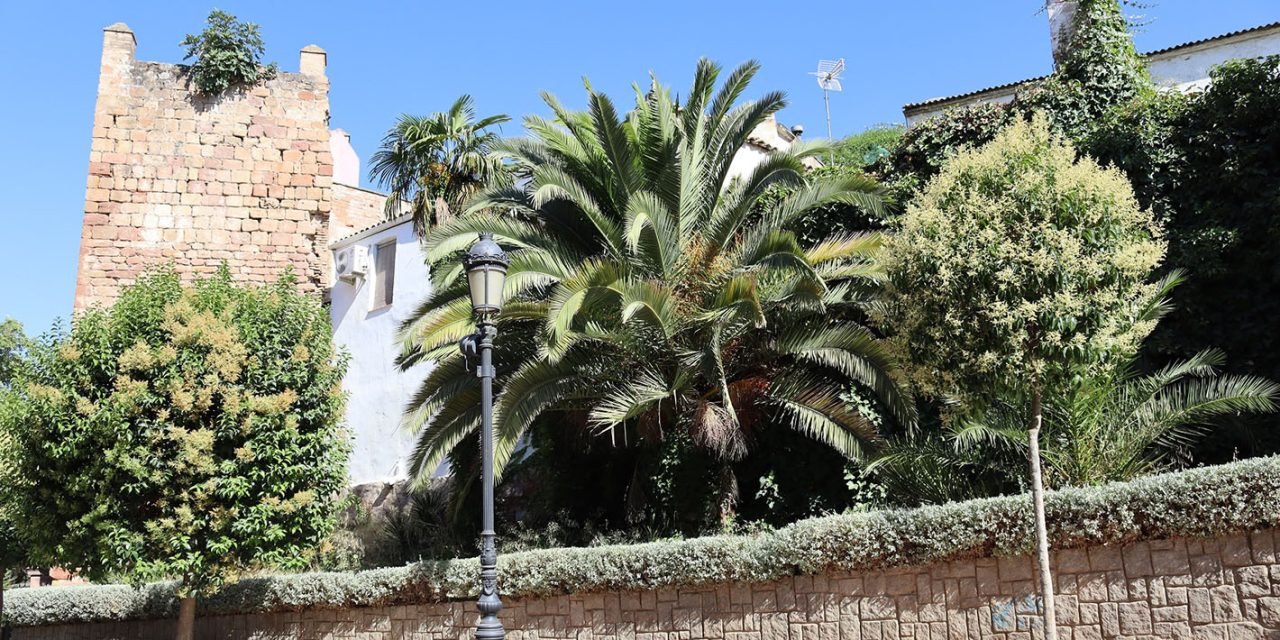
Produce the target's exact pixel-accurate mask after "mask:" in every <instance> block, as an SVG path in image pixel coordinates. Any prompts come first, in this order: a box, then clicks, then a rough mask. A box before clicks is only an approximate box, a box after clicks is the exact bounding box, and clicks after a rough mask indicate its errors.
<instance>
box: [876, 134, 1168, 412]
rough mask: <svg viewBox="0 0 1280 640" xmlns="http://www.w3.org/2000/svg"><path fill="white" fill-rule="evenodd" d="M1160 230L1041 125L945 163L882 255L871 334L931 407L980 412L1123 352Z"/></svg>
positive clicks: (1111, 178)
mask: <svg viewBox="0 0 1280 640" xmlns="http://www.w3.org/2000/svg"><path fill="white" fill-rule="evenodd" d="M1159 238H1160V229H1159V227H1158V226H1157V225H1156V224H1155V222H1154V220H1152V218H1151V215H1150V214H1149V212H1147V211H1144V210H1143V209H1142V208H1141V207H1140V206H1139V205H1138V202H1137V200H1136V199H1135V198H1134V195H1133V188H1132V187H1131V186H1130V185H1129V183H1128V181H1127V180H1126V179H1125V177H1124V176H1123V175H1122V174H1121V173H1120V172H1119V171H1117V170H1115V169H1113V168H1104V167H1100V166H1098V164H1097V163H1096V162H1094V161H1092V160H1091V159H1089V158H1087V157H1086V158H1083V159H1080V160H1077V159H1076V152H1075V149H1073V148H1072V147H1071V145H1070V144H1068V143H1066V142H1065V141H1064V140H1062V139H1061V138H1060V137H1059V136H1056V135H1054V134H1053V133H1052V132H1051V131H1050V129H1049V127H1048V124H1047V122H1046V121H1045V119H1044V118H1043V117H1036V118H1035V119H1033V121H1032V122H1029V123H1028V122H1023V121H1018V122H1016V123H1014V124H1013V125H1011V126H1009V127H1008V128H1006V129H1005V130H1004V131H1002V132H1000V133H999V134H998V135H997V136H996V138H995V140H993V141H992V142H990V143H989V144H987V145H986V146H983V147H981V148H980V149H977V150H973V151H964V152H961V153H960V154H959V155H957V156H956V157H955V158H953V159H952V160H951V161H950V162H949V163H948V164H947V165H946V166H945V167H944V168H943V170H942V172H941V173H940V174H938V176H937V177H936V178H934V179H933V180H932V181H930V182H929V184H928V186H927V187H926V188H925V190H924V192H923V193H922V194H921V195H920V197H919V198H918V199H917V200H916V201H915V202H913V203H912V204H911V206H909V207H908V209H907V211H906V213H905V214H904V215H903V216H902V219H901V220H900V230H899V232H898V233H897V234H894V235H892V236H890V237H889V239H888V240H887V241H886V244H885V249H886V251H885V256H884V257H883V264H884V268H885V271H886V272H887V273H888V274H889V277H888V284H887V286H886V291H885V294H886V295H885V298H884V305H883V307H882V308H881V312H880V313H879V314H878V315H877V318H876V320H877V323H878V324H879V325H880V326H881V328H882V329H883V330H885V331H886V332H888V333H889V334H890V336H889V340H890V343H891V344H892V345H893V346H894V347H895V349H896V351H897V353H898V355H899V357H900V359H901V361H902V363H903V366H904V368H905V369H906V372H907V373H908V375H909V377H910V378H911V380H912V381H913V382H914V383H915V384H916V385H917V387H918V388H919V389H920V390H921V391H923V392H925V393H926V394H927V395H930V396H933V397H950V398H954V399H957V400H960V401H962V403H963V405H962V406H960V407H957V408H958V409H968V408H971V406H979V407H980V406H982V404H983V403H985V402H990V401H992V400H994V399H995V397H998V396H999V395H1000V394H1001V393H1004V392H1006V391H1008V390H1010V389H1039V388H1040V387H1041V385H1042V384H1045V383H1048V384H1052V383H1053V382H1054V381H1055V380H1058V379H1061V378H1063V377H1070V376H1074V375H1081V374H1089V373H1092V372H1094V371H1096V370H1107V369H1109V368H1111V367H1114V366H1116V365H1117V364H1121V363H1123V362H1124V359H1125V358H1126V357H1128V356H1130V355H1131V354H1133V353H1135V352H1136V351H1137V349H1138V347H1139V345H1140V343H1141V340H1142V338H1143V337H1145V336H1146V335H1147V334H1148V333H1150V331H1151V328H1152V327H1153V326H1154V321H1153V320H1152V319H1151V318H1148V317H1146V314H1145V313H1144V309H1146V308H1147V307H1148V306H1149V305H1151V304H1152V303H1153V302H1154V301H1155V300H1158V296H1159V294H1160V293H1161V290H1160V289H1159V287H1157V285H1154V284H1148V283H1146V282H1145V280H1146V279H1147V278H1148V277H1149V276H1150V275H1151V273H1152V271H1153V270H1154V269H1155V268H1156V266H1158V265H1159V264H1160V260H1161V259H1162V258H1163V257H1164V251H1165V245H1164V242H1163V241H1162V240H1160V239H1159Z"/></svg>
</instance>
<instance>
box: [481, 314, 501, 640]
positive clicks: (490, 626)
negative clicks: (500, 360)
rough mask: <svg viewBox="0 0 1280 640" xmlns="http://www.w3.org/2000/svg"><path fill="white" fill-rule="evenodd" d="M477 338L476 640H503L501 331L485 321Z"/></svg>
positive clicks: (482, 322)
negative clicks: (496, 401)
mask: <svg viewBox="0 0 1280 640" xmlns="http://www.w3.org/2000/svg"><path fill="white" fill-rule="evenodd" d="M477 328H478V329H479V331H478V332H477V335H476V337H477V338H478V339H479V342H480V344H479V347H480V369H479V370H478V371H477V372H476V373H477V375H479V376H480V440H481V448H482V450H483V456H484V462H483V464H482V469H481V473H482V474H484V477H483V478H481V483H482V485H483V487H484V488H483V491H482V500H483V501H484V507H483V509H484V515H483V519H482V520H481V527H482V528H483V530H482V531H481V532H480V600H479V601H478V602H476V608H477V609H479V610H480V622H479V624H477V625H476V640H503V638H505V637H506V632H505V631H504V630H503V628H502V621H501V620H499V619H498V612H499V611H501V610H502V600H501V599H499V598H498V547H497V545H496V544H495V542H494V536H495V534H494V531H493V374H494V371H493V339H494V337H496V336H497V335H498V327H497V326H496V325H494V324H493V323H492V322H488V321H481V322H480V324H479V326H478V327H477Z"/></svg>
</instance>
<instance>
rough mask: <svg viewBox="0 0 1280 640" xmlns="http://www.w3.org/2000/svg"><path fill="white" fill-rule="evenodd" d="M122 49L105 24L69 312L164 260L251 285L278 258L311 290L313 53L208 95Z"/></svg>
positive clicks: (130, 42) (326, 142) (129, 36)
mask: <svg viewBox="0 0 1280 640" xmlns="http://www.w3.org/2000/svg"><path fill="white" fill-rule="evenodd" d="M135 45H136V41H135V39H134V35H133V32H132V31H130V30H129V28H128V27H126V26H125V25H123V24H117V25H112V26H110V27H107V29H106V31H105V35H104V41H103V50H102V65H101V70H100V77H99V85H98V99H97V105H96V107H95V111H94V124H93V142H92V146H91V148H90V158H89V176H88V182H87V185H86V190H85V212H84V228H83V232H82V237H81V247H80V265H79V271H78V275H77V283H76V294H75V309H76V310H81V309H84V308H86V307H87V306H90V305H93V304H98V303H102V304H109V303H111V302H112V301H114V299H115V297H116V296H117V294H118V291H119V289H120V287H121V285H124V284H128V283H130V282H132V281H133V280H134V279H135V278H136V277H137V275H138V274H139V273H140V272H142V271H143V270H145V269H146V268H148V267H151V266H155V265H160V264H170V263H171V264H173V265H174V266H175V268H176V269H177V270H178V271H179V272H180V273H182V274H184V275H187V274H201V273H209V272H212V271H214V270H216V269H217V268H218V266H219V265H220V264H222V263H223V262H226V263H227V264H228V265H229V267H230V269H231V272H232V274H233V276H234V277H235V278H236V279H237V280H239V281H242V282H253V283H261V282H269V281H274V280H275V279H276V278H278V277H279V275H280V273H281V272H282V271H284V269H285V268H286V267H290V266H292V267H293V269H294V271H295V273H296V274H297V276H298V278H299V281H300V285H301V287H302V288H303V290H307V291H320V290H322V289H323V288H324V287H325V286H326V285H327V284H328V282H327V281H328V279H329V270H328V261H329V255H328V253H329V252H328V244H329V239H330V238H331V237H332V230H331V229H330V222H331V212H332V210H333V208H334V189H333V173H334V160H333V154H332V152H331V149H330V133H329V128H328V123H329V81H328V79H327V78H326V77H325V64H326V54H325V52H324V51H323V50H322V49H320V48H319V47H315V46H314V45H312V46H308V47H306V48H304V49H303V50H302V51H301V54H300V61H299V69H300V73H279V74H278V75H277V76H276V77H275V78H273V79H271V80H268V81H266V82H263V83H260V84H258V85H256V86H252V87H244V88H241V89H234V90H232V91H230V92H229V93H227V94H224V95H221V96H215V97H209V96H202V95H199V94H197V93H195V92H194V90H193V87H192V86H191V85H190V83H189V81H188V80H189V79H188V74H187V71H186V67H183V66H181V65H173V64H163V63H157V62H145V61H139V60H136V59H135V57H134V52H135ZM361 213H362V214H363V212H361ZM379 213H380V212H379ZM374 221H376V219H375V220H374ZM366 222H368V221H367V220H365V219H363V218H358V217H357V219H354V220H343V221H342V223H343V224H342V225H341V226H342V227H350V226H355V225H363V224H365V223H366ZM339 231H341V229H339Z"/></svg>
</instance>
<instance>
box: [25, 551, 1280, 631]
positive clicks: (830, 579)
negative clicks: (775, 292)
mask: <svg viewBox="0 0 1280 640" xmlns="http://www.w3.org/2000/svg"><path fill="white" fill-rule="evenodd" d="M1277 534H1278V532H1277V531H1274V530H1267V531H1258V532H1254V533H1252V534H1248V535H1239V536H1231V537H1224V538H1220V539H1214V540H1199V539H1173V540H1161V541H1152V542H1137V543H1133V544H1129V545H1125V546H1123V547H1119V546H1097V547H1091V548H1087V549H1074V550H1062V551H1058V552H1056V554H1055V557H1054V567H1055V571H1056V582H1057V584H1058V594H1059V596H1058V607H1059V609H1058V620H1059V624H1060V625H1061V629H1060V637H1061V638H1063V640H1094V639H1099V638H1133V639H1156V638H1159V639H1197V640H1200V639H1203V640H1249V639H1262V638H1277V637H1280V560H1277V555H1276V548H1277V546H1278V543H1280V540H1278V539H1277V538H1278V537H1280V535H1277ZM1033 567H1034V563H1033V562H1032V559H1031V558H1030V557H1016V558H980V559H976V560H961V561H955V562H949V563H945V564H938V565H933V566H925V567H912V568H903V569H896V570H892V571H886V572H877V573H830V574H824V575H818V576H796V577H793V578H789V579H786V580H782V581H778V582H772V583H768V584H719V585H704V586H698V587H685V588H665V589H658V590H655V591H642V592H625V593H587V594H575V595H567V596H559V597H552V598H536V599H535V598H530V599H523V600H508V601H507V603H506V608H505V609H504V610H503V612H502V620H503V623H504V625H505V626H506V628H507V637H508V638H510V639H511V640H521V639H532V638H539V639H543V638H555V639H566V640H567V639H571V638H572V639H575V640H591V639H597V638H599V639H603V638H626V639H629V640H630V639H634V640H701V639H711V638H715V639H722V640H837V639H844V640H887V639H890V638H911V639H913V640H938V639H941V638H1001V639H1005V640H1030V639H1032V638H1039V637H1040V636H1041V633H1040V627H1039V624H1040V621H1039V617H1038V616H1037V615H1036V613H1035V612H1036V609H1037V606H1038V597H1037V596H1036V595H1035V585H1036V582H1035V579H1034V578H1035V576H1034V568H1033ZM62 588H74V587H62ZM475 617H476V616H475V613H474V608H473V605H472V604H471V603H464V602H459V603H445V604H422V605H411V606H394V607H376V608H366V609H341V610H308V611H298V612H290V613H275V614H257V615H238V616H217V617H206V618H202V619H200V620H199V621H198V629H197V634H196V637H197V640H209V639H231V638H280V639H284V638H290V639H301V640H410V639H414V640H420V639H427V638H431V639H435V638H441V639H443V638H450V639H454V638H466V637H471V633H470V628H471V626H472V625H473V624H474V623H475ZM173 627H174V623H173V622H172V621H167V620H158V621H141V622H139V621H132V622H114V623H97V624H83V625H54V626H46V627H20V628H17V629H15V633H14V640H108V639H109V640H135V639H138V640H141V639H142V638H160V637H168V636H170V635H171V634H172V631H173Z"/></svg>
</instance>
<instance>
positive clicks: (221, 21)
mask: <svg viewBox="0 0 1280 640" xmlns="http://www.w3.org/2000/svg"><path fill="white" fill-rule="evenodd" d="M182 46H183V47H186V49H187V55H186V57H184V58H183V59H184V60H190V59H192V58H195V62H193V63H192V64H191V80H192V82H194V83H195V85H196V89H197V90H199V92H200V93H203V94H206V95H218V94H220V93H222V92H224V91H226V90H227V89H230V88H231V87H233V86H236V85H250V84H254V83H256V82H258V81H259V80H266V79H269V78H271V77H273V76H275V74H276V65H275V63H274V62H273V63H271V64H270V65H267V66H266V67H263V66H261V65H260V59H261V57H262V52H263V44H262V36H261V35H259V34H258V25H256V24H253V23H250V22H240V21H239V20H237V19H236V17H235V16H233V15H231V14H229V13H226V12H224V11H218V10H216V9H215V10H214V11H213V12H212V13H210V14H209V18H208V26H206V27H205V29H204V31H202V32H200V34H199V35H195V34H187V37H186V38H185V39H184V40H183V41H182Z"/></svg>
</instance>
